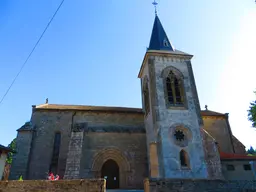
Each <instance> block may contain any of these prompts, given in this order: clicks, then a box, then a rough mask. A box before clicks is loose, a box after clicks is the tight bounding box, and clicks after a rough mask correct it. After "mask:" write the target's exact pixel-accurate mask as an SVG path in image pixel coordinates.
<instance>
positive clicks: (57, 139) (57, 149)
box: [49, 132, 61, 174]
mask: <svg viewBox="0 0 256 192" xmlns="http://www.w3.org/2000/svg"><path fill="white" fill-rule="evenodd" d="M60 143H61V133H59V132H58V133H55V137H54V143H53V152H52V160H51V165H50V170H49V171H50V172H52V173H54V174H58V173H57V171H58V162H59V153H60Z"/></svg>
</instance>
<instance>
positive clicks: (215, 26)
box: [0, 0, 256, 147]
mask: <svg viewBox="0 0 256 192" xmlns="http://www.w3.org/2000/svg"><path fill="white" fill-rule="evenodd" d="M60 2H61V0H37V1H35V0H1V1H0V65H1V70H0V73H1V75H0V96H2V95H3V94H4V93H5V91H6V89H7V88H8V86H9V85H10V83H11V81H12V80H13V78H14V76H15V75H16V73H17V72H18V71H19V69H20V67H21V65H22V63H23V62H24V60H25V59H26V57H27V55H28V54H29V52H30V51H31V49H32V47H33V45H34V44H35V42H36V41H37V39H38V38H39V36H40V34H41V33H42V31H43V29H44V27H45V26H46V24H47V23H48V21H49V19H50V18H51V16H52V14H53V13H54V12H55V10H56V8H57V7H58V5H59V3H60ZM158 15H159V17H160V20H161V21H162V24H163V26H164V28H165V30H166V32H167V34H168V36H169V39H170V40H171V41H172V44H173V45H174V46H175V48H177V49H179V50H182V51H185V52H187V53H190V54H193V55H194V58H193V60H192V65H193V69H194V73H195V78H196V83H197V89H198V93H199V99H200V104H201V107H202V108H204V105H205V104H207V105H208V106H209V107H208V108H209V110H214V111H218V112H222V113H230V124H231V128H232V131H233V134H234V135H235V136H237V137H238V138H239V139H240V140H241V141H242V142H243V143H244V144H245V145H246V146H247V147H248V146H250V145H253V146H254V147H256V139H255V138H256V132H255V130H254V129H252V128H251V127H250V126H251V124H250V122H248V121H247V109H248V106H249V102H250V101H252V100H253V99H255V98H256V97H255V95H254V94H253V91H254V90H255V88H256V84H255V78H254V76H255V70H256V65H255V58H254V54H255V44H256V36H255V34H256V25H255V21H256V5H255V3H254V0H244V1H241V0H226V1H223V0H207V1H205V0H197V1H188V0H184V1H174V0H159V6H158ZM153 21H154V8H153V6H152V4H151V1H150V0H139V1H120V0H108V1H105V0H101V1H100V0H94V1H85V0H72V1H71V0H65V2H64V4H63V6H62V8H61V9H60V11H59V13H58V15H57V16H56V17H55V19H54V21H53V22H52V24H51V26H50V27H49V29H48V31H47V32H46V34H45V36H44V38H43V39H42V41H41V42H40V44H39V45H38V47H37V49H36V50H35V52H34V54H33V55H32V57H31V59H30V60H29V62H28V63H27V65H26V67H25V68H24V70H23V71H22V73H21V74H20V76H19V78H18V79H17V81H16V83H15V84H14V86H13V87H12V89H11V90H10V92H9V94H8V95H7V97H6V98H5V100H4V101H3V103H2V104H1V105H0V116H1V121H0V143H1V144H4V145H8V144H9V143H10V141H11V140H12V139H13V138H15V137H16V129H18V128H19V127H20V126H22V125H23V124H24V123H25V122H26V121H28V120H29V119H30V116H31V111H32V108H31V105H34V104H36V105H37V104H42V103H44V102H45V99H46V98H49V103H54V104H81V105H103V106H127V107H141V93H140V81H139V79H138V78H137V74H138V72H139V68H140V65H141V62H142V59H143V56H144V54H145V51H146V47H147V46H148V44H149V39H150V35H151V30H152V25H153Z"/></svg>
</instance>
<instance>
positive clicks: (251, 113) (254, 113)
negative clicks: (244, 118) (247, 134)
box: [248, 91, 256, 128]
mask: <svg viewBox="0 0 256 192" xmlns="http://www.w3.org/2000/svg"><path fill="white" fill-rule="evenodd" d="M254 93H255V94H256V91H254ZM248 120H249V121H251V122H252V127H254V128H256V100H255V101H253V102H251V103H250V107H249V110H248Z"/></svg>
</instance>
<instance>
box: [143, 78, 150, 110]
mask: <svg viewBox="0 0 256 192" xmlns="http://www.w3.org/2000/svg"><path fill="white" fill-rule="evenodd" d="M142 90H143V101H144V110H145V115H147V114H148V113H149V112H150V100H149V88H148V77H147V76H145V78H144V80H143V89H142Z"/></svg>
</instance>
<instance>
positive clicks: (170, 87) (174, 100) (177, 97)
mask: <svg viewBox="0 0 256 192" xmlns="http://www.w3.org/2000/svg"><path fill="white" fill-rule="evenodd" d="M166 93H167V95H166V96H167V101H168V103H169V104H170V105H177V106H182V105H184V88H183V81H182V79H181V78H180V77H177V76H176V75H175V74H174V73H173V72H172V71H170V72H169V74H168V76H167V77H166Z"/></svg>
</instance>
